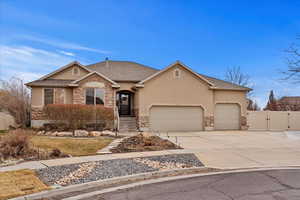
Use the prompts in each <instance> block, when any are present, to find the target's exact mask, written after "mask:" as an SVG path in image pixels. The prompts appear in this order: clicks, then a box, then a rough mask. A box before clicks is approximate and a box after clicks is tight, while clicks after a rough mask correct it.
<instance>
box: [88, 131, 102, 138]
mask: <svg viewBox="0 0 300 200" xmlns="http://www.w3.org/2000/svg"><path fill="white" fill-rule="evenodd" d="M101 135H102V132H101V131H91V132H89V136H91V137H99V136H101Z"/></svg>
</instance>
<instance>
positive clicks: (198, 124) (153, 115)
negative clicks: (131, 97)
mask: <svg viewBox="0 0 300 200" xmlns="http://www.w3.org/2000/svg"><path fill="white" fill-rule="evenodd" d="M203 118H204V111H203V109H202V108H201V107H195V106H153V107H152V108H151V109H150V127H151V130H153V131H202V130H204V122H203ZM214 125H215V130H238V129H240V107H239V105H238V104H216V107H215V114H214Z"/></svg>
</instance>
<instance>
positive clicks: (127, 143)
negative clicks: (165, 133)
mask: <svg viewBox="0 0 300 200" xmlns="http://www.w3.org/2000/svg"><path fill="white" fill-rule="evenodd" d="M167 149H182V148H181V147H180V146H178V145H176V144H174V143H172V142H170V141H169V140H164V139H162V138H160V137H158V136H155V135H146V134H139V135H135V136H132V137H129V138H126V139H124V140H122V142H121V143H120V144H119V145H118V146H116V147H115V148H112V149H111V150H110V151H111V152H112V153H125V152H141V151H161V150H167Z"/></svg>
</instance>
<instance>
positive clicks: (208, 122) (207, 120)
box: [204, 116, 214, 131]
mask: <svg viewBox="0 0 300 200" xmlns="http://www.w3.org/2000/svg"><path fill="white" fill-rule="evenodd" d="M204 130H205V131H211V130H214V116H206V117H204Z"/></svg>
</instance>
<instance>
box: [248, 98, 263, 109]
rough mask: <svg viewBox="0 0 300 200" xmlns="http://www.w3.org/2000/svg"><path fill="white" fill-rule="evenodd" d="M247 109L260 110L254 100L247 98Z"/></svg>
mask: <svg viewBox="0 0 300 200" xmlns="http://www.w3.org/2000/svg"><path fill="white" fill-rule="evenodd" d="M247 110H251V111H259V110H261V109H260V107H259V106H258V104H257V102H256V101H253V100H252V99H249V103H248V106H247Z"/></svg>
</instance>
